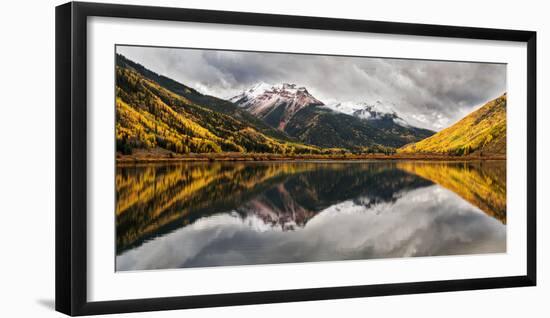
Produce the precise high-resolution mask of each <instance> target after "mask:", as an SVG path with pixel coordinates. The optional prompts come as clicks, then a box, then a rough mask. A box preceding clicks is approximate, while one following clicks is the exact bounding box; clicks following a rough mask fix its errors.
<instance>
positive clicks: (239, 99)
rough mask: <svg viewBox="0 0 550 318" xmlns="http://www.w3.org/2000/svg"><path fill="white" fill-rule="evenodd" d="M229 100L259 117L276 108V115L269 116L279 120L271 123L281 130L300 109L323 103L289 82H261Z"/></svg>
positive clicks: (304, 89)
mask: <svg viewBox="0 0 550 318" xmlns="http://www.w3.org/2000/svg"><path fill="white" fill-rule="evenodd" d="M229 101H231V102H233V103H235V104H237V105H239V106H240V107H242V108H244V109H246V110H247V111H248V112H250V113H251V114H253V115H255V116H257V117H260V118H264V117H266V116H268V115H269V114H270V113H271V112H272V111H274V110H276V109H277V112H276V113H277V115H276V116H275V115H274V114H273V115H272V116H271V117H270V118H272V117H273V116H275V117H277V120H278V121H279V122H277V123H276V124H275V123H272V124H273V125H274V126H276V127H277V128H279V129H281V130H282V129H284V127H285V125H286V123H287V122H288V120H290V118H291V117H292V116H294V114H296V113H297V112H298V111H299V110H300V109H302V108H304V107H307V106H311V105H323V103H322V102H321V101H319V100H318V99H316V98H315V97H313V96H312V95H311V94H310V93H309V92H308V90H307V89H306V88H305V87H303V86H298V85H296V84H291V83H281V84H276V85H270V84H267V83H264V82H261V83H258V84H255V85H253V86H251V87H250V88H248V89H245V90H244V91H243V92H242V93H241V94H239V95H236V96H234V97H232V98H230V99H229ZM272 120H275V119H273V118H272Z"/></svg>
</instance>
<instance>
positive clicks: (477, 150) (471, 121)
mask: <svg viewBox="0 0 550 318" xmlns="http://www.w3.org/2000/svg"><path fill="white" fill-rule="evenodd" d="M398 151H399V152H404V153H407V152H420V153H444V154H451V155H468V154H478V155H489V154H497V155H505V154H506V93H504V94H503V95H502V96H500V97H498V98H495V99H494V100H491V101H489V102H488V103H486V104H485V105H483V106H482V107H481V108H479V109H478V110H476V111H474V112H472V113H470V114H469V115H467V116H466V117H464V118H463V119H461V120H460V121H458V122H457V123H456V124H454V125H452V126H451V127H448V128H446V129H444V130H442V131H440V132H438V133H437V134H435V135H433V136H431V137H429V138H426V139H424V140H422V141H420V142H417V143H414V144H410V145H406V146H404V147H402V148H400V149H399V150H398Z"/></svg>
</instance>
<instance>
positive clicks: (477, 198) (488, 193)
mask: <svg viewBox="0 0 550 318" xmlns="http://www.w3.org/2000/svg"><path fill="white" fill-rule="evenodd" d="M397 167H398V168H399V169H402V170H404V171H407V172H409V173H413V174H416V175H418V176H420V177H422V178H425V179H427V180H430V181H432V182H434V183H437V184H439V185H441V186H442V187H444V188H447V189H449V190H451V191H453V192H454V193H456V194H458V195H459V196H460V197H461V198H463V199H464V200H466V201H468V202H470V203H471V204H473V205H475V206H477V207H478V208H479V209H481V210H482V211H483V212H485V213H487V214H488V215H490V216H492V217H494V218H496V219H498V220H500V221H501V222H502V223H504V224H506V162H505V161H478V162H465V163H463V164H456V163H454V164H449V163H445V162H440V163H433V162H431V163H421V162H399V163H398V164H397Z"/></svg>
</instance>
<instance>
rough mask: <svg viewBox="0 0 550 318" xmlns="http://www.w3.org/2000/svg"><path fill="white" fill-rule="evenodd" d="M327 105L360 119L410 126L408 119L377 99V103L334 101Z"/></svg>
mask: <svg viewBox="0 0 550 318" xmlns="http://www.w3.org/2000/svg"><path fill="white" fill-rule="evenodd" d="M325 107H327V108H329V109H331V110H333V111H336V112H339V113H344V114H347V115H351V116H355V117H357V118H360V119H365V120H371V121H375V120H391V121H393V122H394V123H395V124H397V125H400V126H403V127H410V126H411V125H409V123H407V121H406V120H404V119H403V118H401V117H399V115H397V112H396V111H395V110H394V109H393V108H392V107H390V106H387V105H385V104H384V103H382V102H380V101H376V103H374V104H372V103H370V104H369V103H366V102H360V103H356V102H341V103H333V104H327V105H325Z"/></svg>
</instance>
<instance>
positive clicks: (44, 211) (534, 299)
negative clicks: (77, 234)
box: [0, 0, 550, 318]
mask: <svg viewBox="0 0 550 318" xmlns="http://www.w3.org/2000/svg"><path fill="white" fill-rule="evenodd" d="M111 1H112V2H117V3H132V4H134V3H135V4H155V5H164V6H179V7H189V8H205V9H219V10H233V11H251V12H268V13H280V14H296V15H314V16H330V17H341V18H356V19H370V20H386V21H402V22H421V23H435V24H451V25H463V26H478V27H491V28H511V29H528V30H535V31H537V32H538V46H539V48H538V105H539V107H538V126H539V127H538V148H539V152H538V161H539V163H543V162H547V161H548V160H550V153H549V151H548V147H544V146H545V144H546V140H545V139H546V138H550V125H547V124H546V125H545V122H546V121H547V120H548V119H550V111H549V109H548V108H547V107H545V104H547V103H548V102H550V95H549V92H548V90H545V88H546V87H549V85H550V70H549V69H548V60H547V58H546V57H548V56H550V23H549V22H548V18H547V13H548V8H546V7H545V4H546V3H545V1H531V0H523V1H514V2H503V1H479V0H476V1H472V0H462V1H429V0H416V1H407V0H400V1H391V0H386V1H370V2H368V1H351V0H340V1H337V2H335V1H324V2H321V1H307V2H306V1H305V0H302V1H297V0H277V1H270V2H263V1H258V0H256V1H254V0H249V1H246V0H231V1H223V0H202V1H201V0H187V1H176V0H172V1H170V0H162V1H152V0H149V1H131V0H126V1H115V0H111ZM61 3H62V1H43V0H42V1H39V0H35V1H30V0H27V1H18V2H16V1H12V2H9V3H7V4H5V5H4V6H3V8H2V11H1V12H2V13H1V18H0V23H1V27H0V30H1V31H0V32H1V33H0V34H1V37H0V39H1V42H0V43H2V46H1V49H0V84H1V85H0V87H1V90H0V101H1V102H0V112H1V115H0V149H1V151H0V215H1V218H0V220H2V223H1V225H2V227H1V230H0V247H1V252H2V254H1V257H0V293H1V295H0V299H1V301H0V304H1V305H0V316H2V317H61V316H63V315H62V314H59V313H57V312H55V311H53V303H54V300H53V298H54V204H55V202H54V191H55V190H54V51H55V46H54V7H55V5H58V4H61ZM538 179H539V180H538V229H539V235H538V244H539V248H538V252H539V259H538V266H539V280H538V286H537V287H530V288H515V289H501V290H489V291H469V292H455V293H440V294H425V295H407V296H391V297H377V298H363V299H352V300H334V301H317V302H306V303H288V304H276V305H259V306H244V307H226V308H215V309H199V310H186V311H171V312H154V313H144V314H127V315H117V317H179V316H181V315H183V314H184V315H186V317H219V316H223V317H239V318H244V317H258V316H260V315H261V316H262V317H280V316H281V315H287V316H291V317H292V316H298V315H311V316H316V317H331V316H340V315H346V316H350V317H355V316H357V317H364V316H366V315H369V316H371V317H377V316H384V317H386V316H387V317H405V316H408V317H417V316H418V317H440V316H445V317H461V318H462V317H465V316H474V317H483V316H485V317H492V316H496V317H518V316H525V315H527V316H529V317H545V316H548V315H549V314H550V305H549V302H548V299H549V298H548V297H549V296H548V295H550V277H549V275H548V274H549V271H548V270H546V268H547V267H548V258H549V256H550V250H549V249H548V248H547V246H546V242H548V241H549V233H550V232H549V231H545V229H546V228H548V227H549V226H550V218H549V217H548V215H547V214H546V213H545V212H546V211H547V210H548V208H549V207H550V201H549V199H548V195H547V186H548V183H547V181H544V180H548V179H550V173H549V169H548V166H543V165H539V167H538Z"/></svg>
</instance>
